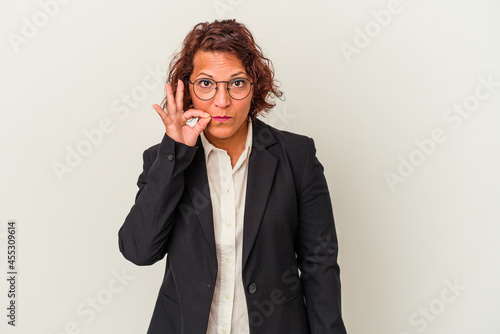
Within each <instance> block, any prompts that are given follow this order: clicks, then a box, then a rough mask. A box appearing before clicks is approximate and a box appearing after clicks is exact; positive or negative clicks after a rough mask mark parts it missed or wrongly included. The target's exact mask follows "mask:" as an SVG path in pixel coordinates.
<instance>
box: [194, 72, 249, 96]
mask: <svg viewBox="0 0 500 334" xmlns="http://www.w3.org/2000/svg"><path fill="white" fill-rule="evenodd" d="M238 79H239V80H242V79H243V80H247V81H248V82H250V90H249V91H248V94H247V95H246V96H245V97H243V98H241V99H235V98H234V97H233V96H232V95H231V92H230V90H229V83H230V82H233V81H235V80H238ZM198 80H208V81H212V82H215V94H214V96H212V97H211V98H209V99H202V98H201V97H199V96H198V95H197V94H196V90H195V89H194V84H195V83H196V81H198ZM188 81H189V83H190V84H191V85H193V92H194V95H196V97H197V98H199V99H200V100H202V101H210V100H211V99H213V98H214V97H215V96H216V95H217V91H218V89H219V83H220V82H224V83H225V84H226V90H227V94H228V95H229V97H230V98H232V99H233V100H236V101H241V100H244V99H246V98H247V97H248V95H250V92H251V91H252V88H253V84H254V83H253V82H251V81H250V79H247V78H234V79H231V80H229V81H223V80H221V81H215V80H213V79H210V78H198V79H196V80H195V81H194V82H191V79H188Z"/></svg>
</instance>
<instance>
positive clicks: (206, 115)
mask: <svg viewBox="0 0 500 334" xmlns="http://www.w3.org/2000/svg"><path fill="white" fill-rule="evenodd" d="M203 116H204V117H212V116H210V114H209V113H207V112H206V113H205V114H203Z"/></svg>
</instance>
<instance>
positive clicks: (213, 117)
mask: <svg viewBox="0 0 500 334" xmlns="http://www.w3.org/2000/svg"><path fill="white" fill-rule="evenodd" d="M230 119H231V117H229V116H212V120H215V121H217V122H225V121H228V120H230Z"/></svg>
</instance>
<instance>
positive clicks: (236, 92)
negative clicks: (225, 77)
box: [189, 78, 253, 101]
mask: <svg viewBox="0 0 500 334" xmlns="http://www.w3.org/2000/svg"><path fill="white" fill-rule="evenodd" d="M221 82H223V83H225V84H227V92H228V94H229V96H231V98H233V99H234V100H243V99H244V98H246V97H247V96H248V95H249V94H250V91H251V90H252V85H253V83H252V82H250V80H248V79H246V78H234V79H232V80H230V81H215V80H212V79H208V78H200V79H197V80H195V82H191V80H189V83H190V84H192V85H193V91H194V94H195V95H196V97H197V98H199V99H200V100H203V101H208V100H211V99H213V98H214V96H215V95H216V94H217V89H218V84H219V83H221Z"/></svg>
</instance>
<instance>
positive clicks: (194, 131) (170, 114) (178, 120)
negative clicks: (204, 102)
mask: <svg viewBox="0 0 500 334" xmlns="http://www.w3.org/2000/svg"><path fill="white" fill-rule="evenodd" d="M165 90H166V93H167V111H166V112H165V110H163V109H162V108H161V107H160V106H159V105H157V104H153V108H154V109H155V110H156V112H157V113H158V115H160V117H161V120H162V121H163V124H165V133H166V134H167V136H169V137H170V138H172V139H173V140H175V141H176V142H179V143H183V144H186V145H188V146H194V145H195V144H196V140H197V139H198V136H199V135H200V133H201V132H202V131H203V130H204V129H205V128H206V127H207V125H208V123H209V122H210V121H211V119H212V118H211V116H210V114H208V113H207V112H205V111H203V110H199V109H189V110H186V111H185V112H183V100H184V83H183V82H182V81H181V80H179V82H178V83H177V92H176V94H175V95H176V96H175V99H174V93H173V91H172V86H170V84H168V83H167V84H165ZM193 117H198V122H197V123H196V124H195V126H193V127H190V126H189V125H187V124H186V122H187V120H189V119H191V118H193Z"/></svg>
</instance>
